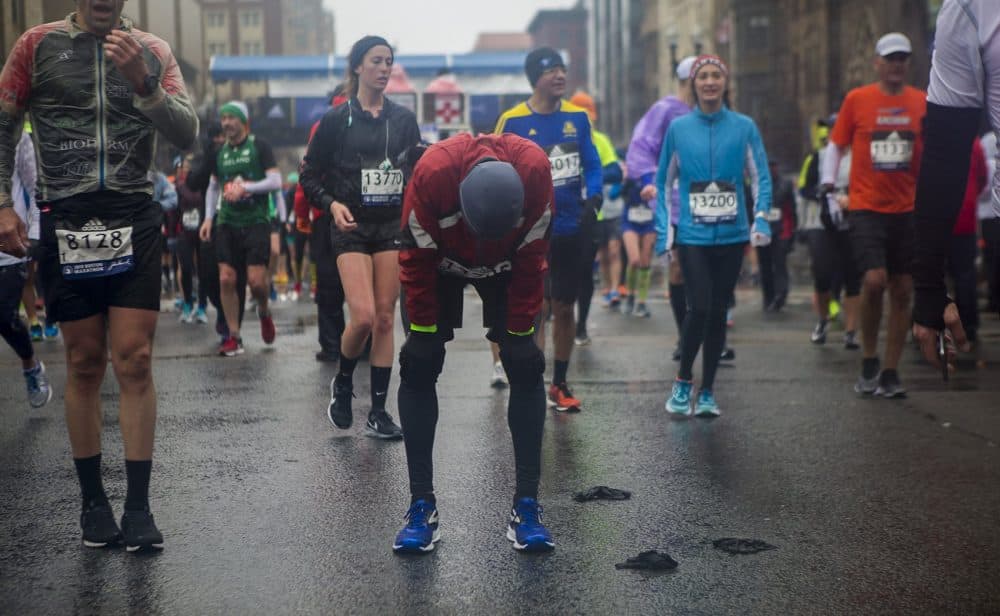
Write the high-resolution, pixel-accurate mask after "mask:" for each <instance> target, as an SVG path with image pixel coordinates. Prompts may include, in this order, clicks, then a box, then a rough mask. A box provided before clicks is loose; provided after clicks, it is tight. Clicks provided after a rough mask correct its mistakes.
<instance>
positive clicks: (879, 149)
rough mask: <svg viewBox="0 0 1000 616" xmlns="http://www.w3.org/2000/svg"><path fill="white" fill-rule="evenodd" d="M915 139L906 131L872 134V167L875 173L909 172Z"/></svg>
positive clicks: (910, 132)
mask: <svg viewBox="0 0 1000 616" xmlns="http://www.w3.org/2000/svg"><path fill="white" fill-rule="evenodd" d="M915 139H916V135H915V134H914V133H913V131H908V130H899V131H882V132H874V133H872V144H871V156H872V166H873V167H874V168H875V170H876V171H909V169H910V161H911V160H912V159H913V142H914V140H915Z"/></svg>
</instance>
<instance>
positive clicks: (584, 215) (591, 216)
mask: <svg viewBox="0 0 1000 616" xmlns="http://www.w3.org/2000/svg"><path fill="white" fill-rule="evenodd" d="M603 203H604V197H602V196H601V195H592V196H590V197H587V198H586V199H583V200H582V201H581V202H580V218H579V220H578V223H579V225H580V231H583V232H587V233H589V232H590V230H591V229H593V228H594V225H595V224H596V223H597V212H599V211H600V209H601V204H603Z"/></svg>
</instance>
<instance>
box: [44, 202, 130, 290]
mask: <svg viewBox="0 0 1000 616" xmlns="http://www.w3.org/2000/svg"><path fill="white" fill-rule="evenodd" d="M55 231H56V241H57V242H58V245H59V264H60V269H61V271H62V275H63V278H65V279H67V280H73V279H80V278H99V277H103V276H115V275H117V274H122V273H124V272H127V271H130V270H131V269H132V268H133V267H134V266H135V258H134V256H133V254H132V225H131V224H129V223H128V222H126V221H123V220H106V219H104V220H102V219H99V218H96V217H95V218H91V219H90V220H88V221H87V222H86V223H84V224H83V225H80V226H76V225H73V224H72V223H70V222H69V221H67V220H61V219H56V224H55Z"/></svg>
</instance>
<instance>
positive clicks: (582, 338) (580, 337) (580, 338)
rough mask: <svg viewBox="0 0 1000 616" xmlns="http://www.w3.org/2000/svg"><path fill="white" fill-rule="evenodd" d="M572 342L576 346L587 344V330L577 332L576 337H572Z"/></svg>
mask: <svg viewBox="0 0 1000 616" xmlns="http://www.w3.org/2000/svg"><path fill="white" fill-rule="evenodd" d="M573 344H575V345H576V346H587V345H588V344H590V336H588V335H587V332H578V333H577V334H576V337H575V338H573Z"/></svg>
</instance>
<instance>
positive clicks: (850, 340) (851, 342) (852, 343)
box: [844, 330, 861, 351]
mask: <svg viewBox="0 0 1000 616" xmlns="http://www.w3.org/2000/svg"><path fill="white" fill-rule="evenodd" d="M844 348H845V349H847V350H848V351H856V350H858V349H860V348H861V345H860V344H858V332H856V331H853V330H851V331H847V332H844Z"/></svg>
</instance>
